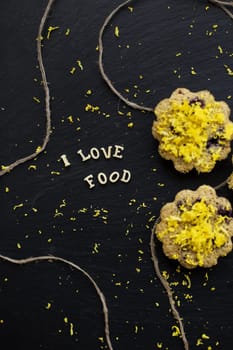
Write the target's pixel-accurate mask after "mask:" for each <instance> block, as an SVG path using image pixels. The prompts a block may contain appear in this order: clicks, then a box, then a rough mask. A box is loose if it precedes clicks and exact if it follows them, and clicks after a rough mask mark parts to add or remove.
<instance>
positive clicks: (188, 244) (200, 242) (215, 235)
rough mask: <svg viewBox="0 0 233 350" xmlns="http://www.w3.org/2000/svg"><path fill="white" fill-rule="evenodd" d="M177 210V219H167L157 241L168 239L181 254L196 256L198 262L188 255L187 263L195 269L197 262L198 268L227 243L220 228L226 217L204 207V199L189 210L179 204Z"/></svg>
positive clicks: (205, 205)
mask: <svg viewBox="0 0 233 350" xmlns="http://www.w3.org/2000/svg"><path fill="white" fill-rule="evenodd" d="M186 204H187V203H186ZM179 210H180V215H179V216H178V215H170V216H169V217H167V218H166V224H167V225H166V229H165V230H163V231H162V232H160V233H158V239H160V240H163V238H164V237H165V236H166V235H169V236H170V237H171V239H172V240H173V242H174V243H175V244H176V245H178V246H180V248H181V249H182V250H184V251H185V250H187V251H192V252H193V253H194V254H195V256H196V259H197V261H196V262H195V261H194V257H193V256H190V254H187V257H186V262H187V263H189V264H190V265H197V262H198V265H199V266H203V262H204V258H205V257H207V256H208V255H210V254H211V253H212V252H213V251H214V250H215V249H216V248H220V247H222V246H223V245H224V244H225V243H226V242H227V241H228V240H229V237H228V233H227V231H226V230H225V229H224V227H223V225H222V224H223V222H224V221H225V220H226V219H227V218H228V216H227V215H220V214H217V208H215V207H214V206H213V205H211V204H208V203H206V201H205V199H204V198H203V199H201V200H200V201H198V202H196V203H194V204H193V205H192V206H190V205H185V204H182V205H181V206H179ZM173 258H175V255H174V257H173Z"/></svg>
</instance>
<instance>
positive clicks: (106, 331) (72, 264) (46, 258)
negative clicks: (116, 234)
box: [0, 254, 113, 350]
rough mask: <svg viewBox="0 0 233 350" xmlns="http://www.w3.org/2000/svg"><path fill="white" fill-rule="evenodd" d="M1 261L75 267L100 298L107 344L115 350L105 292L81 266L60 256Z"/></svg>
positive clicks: (6, 257) (8, 258)
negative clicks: (44, 262) (50, 263)
mask: <svg viewBox="0 0 233 350" xmlns="http://www.w3.org/2000/svg"><path fill="white" fill-rule="evenodd" d="M0 259H2V260H5V261H8V262H10V263H13V264H16V265H25V264H29V263H32V262H37V261H43V260H46V261H60V262H63V263H64V264H66V265H68V266H70V267H73V268H74V269H76V270H78V271H80V272H81V273H82V274H83V275H84V276H86V277H87V278H88V280H89V281H90V282H91V283H92V285H93V286H94V288H95V290H96V293H97V294H98V296H99V298H100V301H101V303H102V307H103V313H104V324H105V329H104V330H105V337H106V342H107V345H108V348H109V350H113V346H112V343H111V339H110V330H109V316H108V307H107V303H106V299H105V296H104V294H103V292H102V291H101V289H100V288H99V287H98V285H97V283H96V282H95V280H94V279H93V278H92V277H91V276H90V275H89V274H88V273H87V272H86V271H85V270H84V269H82V268H81V267H80V266H78V265H76V264H75V263H73V262H72V261H69V260H66V259H63V258H61V257H59V256H53V255H44V256H35V257H31V258H26V259H13V258H10V257H8V256H4V255H1V254H0Z"/></svg>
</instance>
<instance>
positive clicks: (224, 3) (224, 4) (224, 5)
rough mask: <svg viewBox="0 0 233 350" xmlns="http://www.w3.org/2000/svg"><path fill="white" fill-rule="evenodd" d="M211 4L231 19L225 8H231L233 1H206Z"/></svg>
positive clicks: (229, 12)
mask: <svg viewBox="0 0 233 350" xmlns="http://www.w3.org/2000/svg"><path fill="white" fill-rule="evenodd" d="M208 1H209V2H211V3H212V4H214V5H216V6H218V7H220V8H221V9H222V10H223V11H224V12H226V14H227V15H228V16H229V17H230V18H231V19H233V13H232V12H231V11H230V10H229V9H228V8H227V6H230V7H233V1H220V0H208Z"/></svg>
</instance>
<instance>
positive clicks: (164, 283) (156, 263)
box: [150, 218, 189, 350]
mask: <svg viewBox="0 0 233 350" xmlns="http://www.w3.org/2000/svg"><path fill="white" fill-rule="evenodd" d="M159 220H160V218H158V219H157V220H156V221H155V224H154V226H153V228H152V231H151V237H150V249H151V257H152V261H153V265H154V269H155V273H156V275H157V277H158V279H159V281H160V283H161V284H162V286H163V288H164V289H165V291H166V293H167V296H168V300H169V303H170V306H171V310H172V314H173V316H174V318H175V320H176V321H177V322H178V324H179V328H180V333H181V338H182V341H183V344H184V349H185V350H189V343H188V340H187V338H186V334H185V331H184V325H183V322H182V319H181V316H180V314H179V312H178V310H177V308H176V306H175V300H174V298H173V292H172V290H171V287H170V285H169V283H168V282H167V281H166V280H165V278H163V276H162V274H161V271H160V268H159V261H158V258H157V256H156V253H155V240H154V235H155V227H156V225H157V223H158V221H159Z"/></svg>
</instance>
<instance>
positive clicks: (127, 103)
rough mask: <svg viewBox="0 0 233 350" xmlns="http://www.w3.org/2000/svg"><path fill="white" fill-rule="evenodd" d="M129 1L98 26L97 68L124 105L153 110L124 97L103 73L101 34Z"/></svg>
mask: <svg viewBox="0 0 233 350" xmlns="http://www.w3.org/2000/svg"><path fill="white" fill-rule="evenodd" d="M130 2H132V0H127V1H125V2H123V3H122V4H120V5H119V6H117V7H116V8H115V9H114V10H113V11H112V12H111V13H110V14H109V15H108V16H107V18H106V19H105V21H104V23H103V25H102V27H101V28H100V31H99V40H98V41H99V70H100V73H101V76H102V78H103V79H104V81H105V82H106V83H107V85H108V87H109V88H110V89H111V91H112V92H113V93H114V94H115V95H116V96H117V97H118V98H119V99H120V100H121V101H123V102H124V103H125V104H126V105H128V106H129V107H131V108H134V109H139V110H141V111H148V112H153V111H154V108H152V107H145V106H141V105H138V104H137V103H135V102H132V101H129V100H128V99H127V98H125V97H124V96H123V95H122V94H121V93H120V92H119V91H118V90H117V89H116V88H115V87H114V86H113V83H112V82H111V80H110V79H109V78H108V76H107V74H106V73H105V70H104V65H103V53H104V45H103V35H104V32H105V29H106V27H107V26H108V24H109V22H110V21H111V20H112V18H113V17H114V15H116V14H117V13H118V12H119V11H120V9H121V8H122V7H124V6H126V5H128V4H129V3H130Z"/></svg>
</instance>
